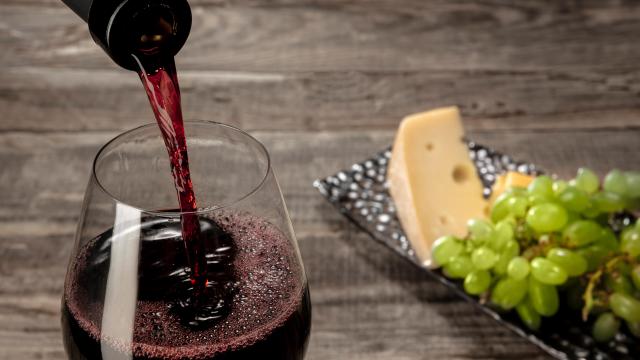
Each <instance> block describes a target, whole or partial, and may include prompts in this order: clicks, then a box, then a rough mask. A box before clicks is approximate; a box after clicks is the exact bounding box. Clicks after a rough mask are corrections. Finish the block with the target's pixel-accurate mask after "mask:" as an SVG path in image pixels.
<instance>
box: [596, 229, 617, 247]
mask: <svg viewBox="0 0 640 360" xmlns="http://www.w3.org/2000/svg"><path fill="white" fill-rule="evenodd" d="M594 244H595V245H598V246H602V247H603V248H605V249H607V250H611V251H617V250H618V248H619V247H620V244H619V243H618V238H617V237H616V234H614V232H613V231H612V230H611V229H609V228H602V232H601V234H600V237H598V240H596V242H595V243H594Z"/></svg>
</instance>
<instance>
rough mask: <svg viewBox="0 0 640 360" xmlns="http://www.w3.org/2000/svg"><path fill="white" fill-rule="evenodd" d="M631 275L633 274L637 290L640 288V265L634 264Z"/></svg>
mask: <svg viewBox="0 0 640 360" xmlns="http://www.w3.org/2000/svg"><path fill="white" fill-rule="evenodd" d="M629 275H630V276H631V282H633V286H635V287H636V289H637V290H640V265H636V266H634V267H633V269H631V273H630V274H629Z"/></svg>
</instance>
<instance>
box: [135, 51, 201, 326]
mask: <svg viewBox="0 0 640 360" xmlns="http://www.w3.org/2000/svg"><path fill="white" fill-rule="evenodd" d="M134 58H135V59H136V61H137V63H138V65H139V66H140V70H139V72H138V74H139V75H140V79H141V80H142V84H143V85H144V88H145V91H146V92H147V96H148V98H149V103H150V104H151V108H152V110H153V113H154V115H155V117H156V121H157V122H158V126H159V127H160V131H161V132H162V137H163V139H164V143H165V146H166V148H167V152H168V153H169V161H170V165H171V172H172V174H173V180H174V183H175V187H176V191H177V193H178V201H179V205H180V211H181V212H182V213H183V215H182V216H181V223H182V238H183V241H184V248H185V251H186V254H187V260H188V263H189V265H190V268H191V273H190V278H191V284H192V285H193V293H192V294H191V297H190V298H189V299H188V300H187V301H186V302H185V303H183V304H182V305H183V306H184V307H191V308H194V309H195V308H198V307H200V306H201V305H202V304H201V303H200V302H201V301H202V300H203V299H202V298H203V293H204V291H205V289H206V288H207V285H208V279H207V259H206V249H205V246H204V241H203V240H202V239H200V223H199V221H198V215H197V214H196V213H195V212H196V211H197V210H198V206H197V204H196V196H195V192H194V190H193V182H192V181H191V173H190V171H189V154H188V151H187V141H186V136H185V129H184V120H183V118H182V106H181V101H180V86H179V85H178V74H177V72H176V67H175V62H174V60H173V58H170V59H169V60H167V61H165V63H164V64H161V65H160V66H154V68H152V69H149V68H145V65H144V64H142V63H141V62H140V61H139V59H138V58H137V57H135V56H134ZM206 317H207V316H206V315H205V316H204V318H200V319H198V318H197V317H196V318H194V319H193V321H194V325H196V324H197V322H198V321H202V320H205V321H206V320H207V319H206Z"/></svg>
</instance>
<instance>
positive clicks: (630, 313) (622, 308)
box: [609, 292, 640, 322]
mask: <svg viewBox="0 0 640 360" xmlns="http://www.w3.org/2000/svg"><path fill="white" fill-rule="evenodd" d="M609 306H610V307H611V310H612V311H613V313H614V314H616V315H618V316H619V317H621V318H623V319H625V320H627V321H629V322H640V301H638V300H636V299H635V298H634V297H633V296H631V295H627V294H623V293H618V292H616V293H613V294H612V295H611V296H609Z"/></svg>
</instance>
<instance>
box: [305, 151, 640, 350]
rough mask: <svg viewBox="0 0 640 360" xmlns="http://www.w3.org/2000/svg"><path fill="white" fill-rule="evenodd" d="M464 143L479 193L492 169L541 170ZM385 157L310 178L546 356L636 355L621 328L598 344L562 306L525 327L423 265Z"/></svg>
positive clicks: (350, 214) (381, 237) (373, 231)
mask: <svg viewBox="0 0 640 360" xmlns="http://www.w3.org/2000/svg"><path fill="white" fill-rule="evenodd" d="M467 146H468V148H469V157H470V158H471V160H472V161H473V162H474V164H475V166H476V169H477V170H478V175H479V176H480V178H481V180H482V183H483V186H484V189H483V191H484V194H483V195H484V196H485V197H488V196H489V195H490V194H491V186H492V185H493V182H494V181H495V178H496V176H497V175H498V174H501V173H503V172H506V171H518V172H522V173H525V174H538V173H541V170H540V169H538V168H536V166H535V165H533V164H529V163H523V162H517V161H514V160H513V159H511V158H510V157H509V156H507V155H504V154H501V153H499V152H497V151H494V150H492V149H490V148H488V147H486V146H482V145H479V144H477V143H474V142H472V141H467ZM390 157H391V149H390V148H387V149H385V150H383V151H381V152H379V153H377V154H375V155H374V156H373V157H371V158H369V159H366V160H364V161H362V162H359V163H356V164H353V165H352V166H351V168H350V169H348V170H343V171H340V172H338V173H336V174H334V175H331V176H328V177H326V178H324V179H319V180H316V181H315V182H314V186H315V187H316V188H317V189H318V190H319V191H320V193H321V194H322V195H323V196H324V197H325V198H326V199H327V200H328V201H329V202H330V203H332V204H333V205H334V206H335V207H336V208H337V209H338V210H339V211H340V212H341V213H342V214H343V215H345V216H346V217H347V218H348V219H349V220H351V221H352V222H353V223H355V224H356V225H358V226H359V227H360V228H361V229H363V230H364V231H365V232H367V233H368V234H369V235H371V237H372V238H373V239H375V240H377V241H379V242H381V243H383V244H385V245H386V246H388V247H389V248H391V249H392V250H393V251H394V252H395V253H396V254H398V255H400V256H401V257H402V258H404V259H405V260H407V261H409V262H410V263H412V264H413V265H415V266H417V267H419V268H420V269H422V270H423V271H425V272H426V273H427V274H429V275H430V276H431V277H432V278H434V279H435V280H437V281H439V282H440V283H442V284H444V285H445V286H447V287H448V288H450V289H451V290H452V291H453V292H455V293H456V294H458V295H459V296H460V297H462V298H464V299H465V300H467V301H469V302H470V303H473V304H474V305H476V306H477V307H478V308H479V309H480V310H482V312H484V313H485V314H487V315H489V316H490V317H492V318H493V319H495V320H496V321H498V322H499V323H501V324H502V325H504V326H506V327H507V328H509V329H510V330H512V331H513V332H515V333H516V334H518V335H520V336H522V337H524V338H526V339H527V340H529V341H531V342H532V343H533V344H535V345H537V346H538V347H540V348H541V349H543V350H544V351H546V352H547V353H549V354H550V355H551V356H553V357H555V358H557V359H585V360H590V359H612V360H614V359H615V360H617V359H640V344H639V343H638V342H637V341H635V339H634V338H633V337H632V336H630V335H628V334H626V333H624V332H621V333H620V334H618V335H617V336H616V337H615V339H614V340H612V341H610V342H609V343H607V344H598V343H596V342H595V341H594V340H593V338H592V337H591V334H590V329H591V324H587V323H584V322H582V320H581V319H580V318H579V314H575V311H568V310H567V311H563V309H562V308H561V309H560V311H559V312H558V314H556V315H555V316H554V317H552V318H544V319H543V321H542V327H541V328H540V330H538V331H531V330H529V329H528V328H526V327H525V326H524V325H523V324H522V323H521V322H520V320H519V319H518V317H517V316H516V315H515V314H514V313H513V312H512V313H502V312H499V311H498V310H497V309H495V308H493V307H490V306H488V305H486V304H483V303H481V302H480V301H479V299H478V298H477V297H473V296H469V295H467V294H466V293H465V292H464V289H463V287H462V283H461V282H460V281H453V280H451V279H448V278H446V277H445V276H444V275H443V274H442V273H441V271H440V270H431V269H428V268H425V267H423V266H422V265H421V264H420V262H419V261H418V259H417V257H416V256H415V254H414V251H413V249H412V248H411V244H410V243H409V241H408V240H407V238H406V236H405V234H404V232H403V231H402V227H401V225H400V222H399V221H398V218H397V217H396V212H395V205H394V203H393V199H392V198H391V196H390V195H389V192H388V186H387V181H386V174H387V164H388V162H389V159H390ZM623 327H624V326H623Z"/></svg>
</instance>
